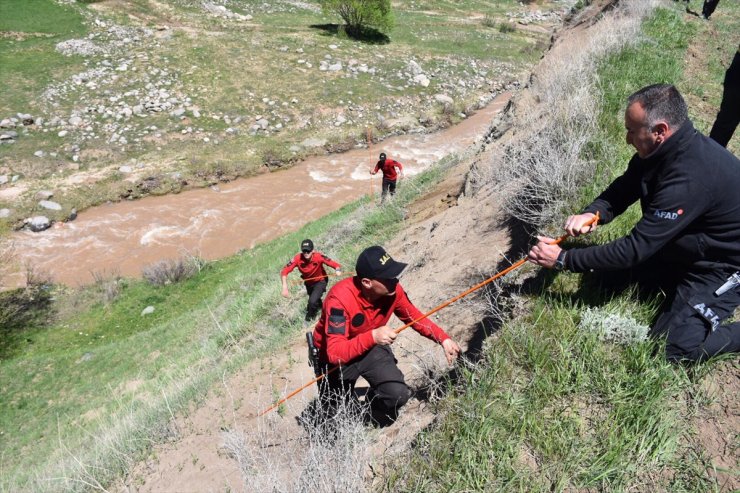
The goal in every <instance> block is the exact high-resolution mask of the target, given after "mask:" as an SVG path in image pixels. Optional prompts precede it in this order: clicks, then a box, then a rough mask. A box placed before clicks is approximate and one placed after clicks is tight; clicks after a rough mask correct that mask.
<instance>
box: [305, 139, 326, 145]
mask: <svg viewBox="0 0 740 493" xmlns="http://www.w3.org/2000/svg"><path fill="white" fill-rule="evenodd" d="M301 145H302V146H303V147H324V146H325V145H326V139H318V138H311V139H306V140H304V141H303V142H301Z"/></svg>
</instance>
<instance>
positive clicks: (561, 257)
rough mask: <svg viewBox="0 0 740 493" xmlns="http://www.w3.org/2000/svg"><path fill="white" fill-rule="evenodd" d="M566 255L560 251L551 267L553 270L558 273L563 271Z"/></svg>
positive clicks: (563, 251)
mask: <svg viewBox="0 0 740 493" xmlns="http://www.w3.org/2000/svg"><path fill="white" fill-rule="evenodd" d="M566 253H567V252H566V251H565V250H560V253H559V254H558V258H557V260H555V265H554V266H553V268H554V269H555V270H556V271H558V272H559V271H561V270H564V269H565V254H566Z"/></svg>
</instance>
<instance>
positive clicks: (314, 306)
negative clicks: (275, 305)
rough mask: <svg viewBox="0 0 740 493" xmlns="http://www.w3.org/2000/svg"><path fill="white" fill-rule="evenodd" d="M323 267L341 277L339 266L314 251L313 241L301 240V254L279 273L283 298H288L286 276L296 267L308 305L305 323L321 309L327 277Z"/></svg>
mask: <svg viewBox="0 0 740 493" xmlns="http://www.w3.org/2000/svg"><path fill="white" fill-rule="evenodd" d="M324 265H328V266H329V267H331V268H333V269H334V270H335V271H336V274H337V275H342V271H341V268H342V267H341V265H339V263H338V262H335V261H333V260H332V259H330V258H329V257H327V256H325V255H324V254H322V253H321V252H317V251H314V248H313V241H311V240H308V239H306V240H303V241H302V242H301V252H300V253H298V254H296V255H295V257H293V258H292V259H291V260H290V261H289V262H288V263H287V264H286V265H285V267H283V270H281V271H280V278H281V280H282V283H283V292H282V294H283V296H285V297H286V298H288V297H290V292H289V291H288V274H290V273H291V272H292V271H293V269H295V268H296V267H297V268H298V271H299V272H300V273H301V279H303V281H304V282H303V284H304V286H306V293H308V305H307V306H306V321H310V320H313V318H314V317H316V314H317V313H318V312H319V309H320V308H321V297H322V296H323V295H324V291H326V285H327V281H328V276H327V274H326V270H325V269H324Z"/></svg>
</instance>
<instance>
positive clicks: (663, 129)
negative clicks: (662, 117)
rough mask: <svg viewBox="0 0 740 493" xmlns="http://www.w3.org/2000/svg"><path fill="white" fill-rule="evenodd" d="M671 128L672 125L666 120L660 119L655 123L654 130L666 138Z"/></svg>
mask: <svg viewBox="0 0 740 493" xmlns="http://www.w3.org/2000/svg"><path fill="white" fill-rule="evenodd" d="M670 130H671V127H670V126H669V125H668V123H666V122H664V121H660V122H658V123H656V124H655V125H653V132H655V133H656V134H658V135H659V136H661V137H663V138H666V137H668V135H669V132H670Z"/></svg>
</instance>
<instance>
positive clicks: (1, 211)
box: [0, 209, 11, 218]
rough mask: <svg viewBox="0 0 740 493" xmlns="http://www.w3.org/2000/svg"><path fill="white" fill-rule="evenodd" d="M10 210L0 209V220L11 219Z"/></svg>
mask: <svg viewBox="0 0 740 493" xmlns="http://www.w3.org/2000/svg"><path fill="white" fill-rule="evenodd" d="M10 212H11V211H10V209H0V218H6V217H10Z"/></svg>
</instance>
